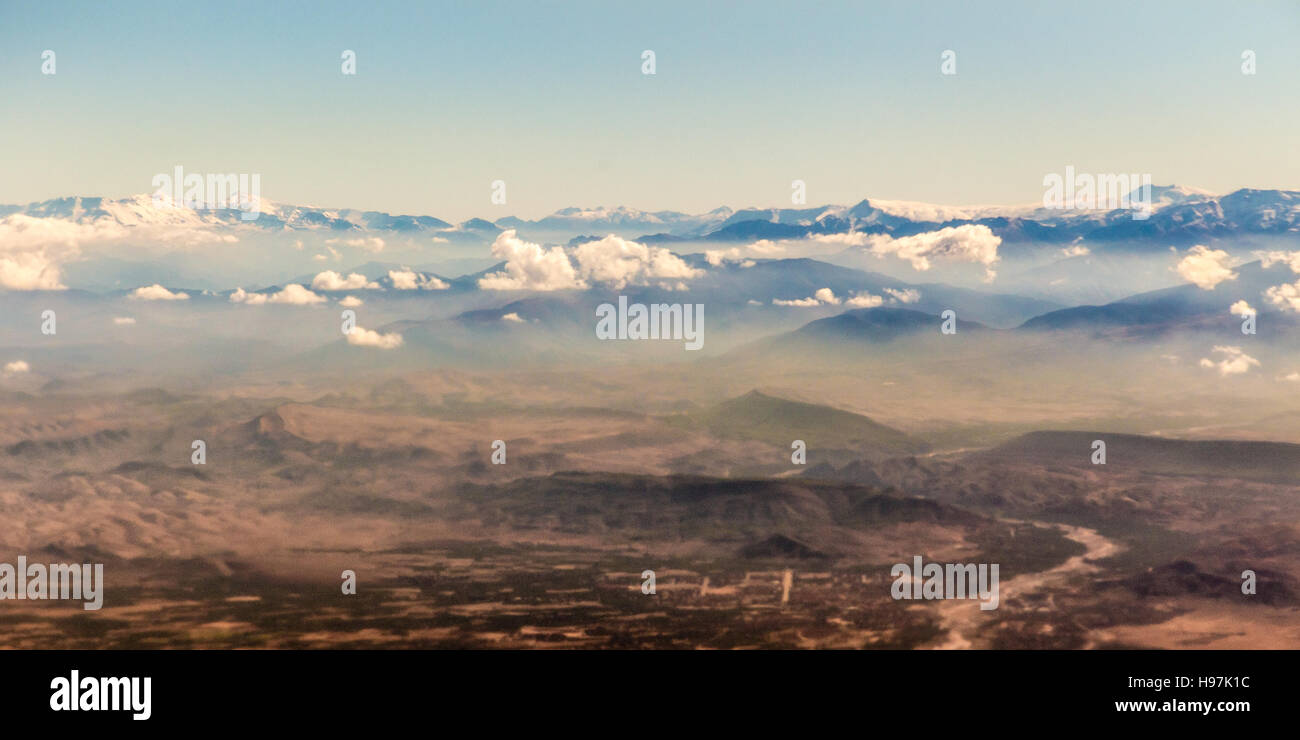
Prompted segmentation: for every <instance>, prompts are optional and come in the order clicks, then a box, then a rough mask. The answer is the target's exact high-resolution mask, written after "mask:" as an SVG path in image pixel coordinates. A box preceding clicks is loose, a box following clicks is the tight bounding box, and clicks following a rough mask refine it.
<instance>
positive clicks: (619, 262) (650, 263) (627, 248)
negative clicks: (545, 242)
mask: <svg viewBox="0 0 1300 740" xmlns="http://www.w3.org/2000/svg"><path fill="white" fill-rule="evenodd" d="M574 257H575V258H576V259H577V262H578V275H579V277H580V278H581V279H583V280H586V281H588V282H592V283H601V284H603V285H608V286H610V287H612V288H616V289H617V288H624V287H626V286H628V285H646V284H648V283H650V282H651V281H655V280H681V279H687V278H693V277H696V276H697V275H699V272H700V271H699V270H696V269H694V268H692V267H691V266H690V265H688V264H686V263H685V262H684V261H682V258H680V257H678V256H677V255H675V254H673V253H672V252H670V251H668V250H667V249H663V248H661V247H648V246H646V245H644V244H640V243H638V242H633V241H628V240H626V239H623V238H621V237H618V236H614V235H613V234H610V235H609V236H607V237H605V238H604V239H600V240H597V241H594V242H587V243H585V244H580V245H578V247H577V248H576V249H574Z"/></svg>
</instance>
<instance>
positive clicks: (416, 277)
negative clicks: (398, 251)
mask: <svg viewBox="0 0 1300 740" xmlns="http://www.w3.org/2000/svg"><path fill="white" fill-rule="evenodd" d="M388 277H389V279H390V280H392V281H393V287H394V288H396V289H397V290H415V289H417V288H420V289H423V290H446V289H448V288H450V287H451V286H450V285H448V284H447V283H445V282H443V281H442V280H439V279H438V278H436V277H434V276H433V275H421V274H420V273H418V272H415V271H414V270H406V269H402V270H389V271H388Z"/></svg>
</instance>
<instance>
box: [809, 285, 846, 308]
mask: <svg viewBox="0 0 1300 740" xmlns="http://www.w3.org/2000/svg"><path fill="white" fill-rule="evenodd" d="M813 298H816V299H817V300H819V301H821V302H822V303H828V304H830V305H832V306H834V305H837V304H839V302H840V299H839V298H836V297H835V293H834V292H832V291H831V289H830V288H820V289H818V290H817V291H816V292H815V293H813Z"/></svg>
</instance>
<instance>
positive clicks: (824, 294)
mask: <svg viewBox="0 0 1300 740" xmlns="http://www.w3.org/2000/svg"><path fill="white" fill-rule="evenodd" d="M839 303H840V299H839V298H838V297H836V295H835V293H834V292H833V291H832V290H831V289H830V288H818V289H817V290H816V291H814V292H813V294H812V296H811V297H808V298H796V299H794V300H789V301H786V300H781V299H780V298H773V299H772V305H773V306H794V307H798V308H809V307H812V306H837V305H839Z"/></svg>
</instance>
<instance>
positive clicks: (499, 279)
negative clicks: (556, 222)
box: [478, 229, 587, 290]
mask: <svg viewBox="0 0 1300 740" xmlns="http://www.w3.org/2000/svg"><path fill="white" fill-rule="evenodd" d="M492 256H493V257H496V258H497V259H501V260H505V262H506V266H505V271H504V272H494V273H490V274H488V275H484V276H483V277H482V278H480V279H479V281H478V286H479V287H480V288H482V289H484V290H574V289H580V288H585V287H587V286H586V284H584V283H583V282H582V281H581V280H579V279H578V272H577V270H575V269H574V267H573V263H572V262H570V261H569V255H567V254H565V252H564V249H563V248H561V247H550V248H546V247H543V246H542V245H540V244H534V243H532V242H526V241H524V240H522V239H520V238H518V237H516V236H515V231H514V229H507V230H506V231H503V232H501V233H500V234H499V235H498V236H497V238H496V241H494V242H492Z"/></svg>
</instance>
